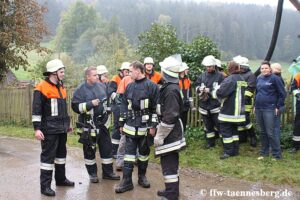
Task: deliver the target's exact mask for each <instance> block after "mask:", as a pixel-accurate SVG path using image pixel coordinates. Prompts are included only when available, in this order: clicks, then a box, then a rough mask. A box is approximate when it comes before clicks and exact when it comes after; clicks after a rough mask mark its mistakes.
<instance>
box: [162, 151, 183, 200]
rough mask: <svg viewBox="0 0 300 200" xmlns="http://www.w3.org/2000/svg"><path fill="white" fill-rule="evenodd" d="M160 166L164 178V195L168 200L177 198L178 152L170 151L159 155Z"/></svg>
mask: <svg viewBox="0 0 300 200" xmlns="http://www.w3.org/2000/svg"><path fill="white" fill-rule="evenodd" d="M160 163H161V168H162V172H163V176H164V180H165V187H166V188H165V192H164V197H166V198H167V199H168V200H177V199H178V197H179V176H178V165H179V154H178V152H171V153H169V154H167V155H165V156H161V157H160Z"/></svg>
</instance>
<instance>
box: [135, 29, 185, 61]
mask: <svg viewBox="0 0 300 200" xmlns="http://www.w3.org/2000/svg"><path fill="white" fill-rule="evenodd" d="M139 41H140V42H139V46H138V53H139V54H140V55H141V56H142V58H144V57H148V56H150V57H152V58H153V59H154V61H155V62H159V61H162V60H163V59H164V58H166V57H168V56H170V55H172V54H175V53H179V52H180V48H181V47H182V45H183V43H182V42H181V41H180V40H178V38H177V36H176V30H175V28H174V27H173V26H171V25H160V24H157V23H154V24H152V26H151V28H150V29H149V30H147V31H145V32H144V33H141V34H140V35H139Z"/></svg>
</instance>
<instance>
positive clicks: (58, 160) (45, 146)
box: [40, 133, 67, 189]
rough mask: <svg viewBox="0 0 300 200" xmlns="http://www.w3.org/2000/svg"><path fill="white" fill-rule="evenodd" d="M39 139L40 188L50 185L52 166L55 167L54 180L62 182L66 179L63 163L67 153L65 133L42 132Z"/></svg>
mask: <svg viewBox="0 0 300 200" xmlns="http://www.w3.org/2000/svg"><path fill="white" fill-rule="evenodd" d="M44 136H45V139H44V140H42V141H41V147H42V153H41V157H40V159H41V175H40V184H41V189H45V188H46V187H50V186H51V181H52V174H53V167H55V181H56V182H63V181H64V180H65V179H66V175H65V164H66V155H67V148H66V143H67V133H62V134H52V135H48V134H44Z"/></svg>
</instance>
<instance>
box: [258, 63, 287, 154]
mask: <svg viewBox="0 0 300 200" xmlns="http://www.w3.org/2000/svg"><path fill="white" fill-rule="evenodd" d="M260 70H261V75H260V76H259V77H258V78H257V85H256V96H255V103H254V106H255V114H256V120H257V122H258V124H259V126H260V128H261V135H260V141H261V150H260V157H258V159H259V160H261V159H263V158H264V157H268V156H269V151H270V148H271V150H272V156H273V158H274V159H275V160H279V159H281V158H282V155H281V148H280V135H279V134H280V133H279V132H278V131H275V129H276V127H278V122H279V120H278V117H279V112H280V111H279V109H280V108H281V107H283V106H284V99H285V97H286V91H285V88H284V84H283V82H282V80H281V79H280V77H278V76H276V75H274V74H272V69H271V66H270V63H269V62H268V61H264V62H262V64H261V67H260Z"/></svg>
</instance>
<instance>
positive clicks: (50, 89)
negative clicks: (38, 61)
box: [32, 78, 70, 134]
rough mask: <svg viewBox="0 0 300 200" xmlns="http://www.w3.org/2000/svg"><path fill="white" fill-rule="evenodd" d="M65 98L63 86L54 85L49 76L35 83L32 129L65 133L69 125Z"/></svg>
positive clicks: (65, 93)
mask: <svg viewBox="0 0 300 200" xmlns="http://www.w3.org/2000/svg"><path fill="white" fill-rule="evenodd" d="M66 98H67V92H66V89H65V88H64V86H63V85H62V84H57V85H55V84H54V83H52V82H51V81H50V80H49V78H46V79H45V80H43V81H42V82H41V83H39V84H38V85H36V87H35V89H34V93H33V102H32V123H33V127H34V130H41V131H42V132H43V133H44V134H61V133H66V132H67V130H68V128H69V126H70V117H69V115H68V110H67V101H66Z"/></svg>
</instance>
